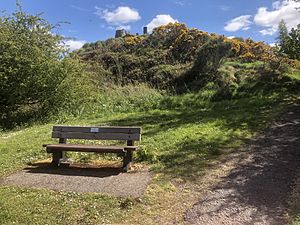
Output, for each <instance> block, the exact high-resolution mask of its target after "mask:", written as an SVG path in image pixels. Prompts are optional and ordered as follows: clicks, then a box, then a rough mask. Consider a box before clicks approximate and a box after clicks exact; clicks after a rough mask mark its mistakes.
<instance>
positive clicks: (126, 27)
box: [117, 25, 131, 31]
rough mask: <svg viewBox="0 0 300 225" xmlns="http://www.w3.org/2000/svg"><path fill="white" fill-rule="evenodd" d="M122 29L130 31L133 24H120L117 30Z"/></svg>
mask: <svg viewBox="0 0 300 225" xmlns="http://www.w3.org/2000/svg"><path fill="white" fill-rule="evenodd" d="M122 29H124V30H127V31H128V30H130V29H131V26H130V25H120V26H118V27H117V30H122Z"/></svg>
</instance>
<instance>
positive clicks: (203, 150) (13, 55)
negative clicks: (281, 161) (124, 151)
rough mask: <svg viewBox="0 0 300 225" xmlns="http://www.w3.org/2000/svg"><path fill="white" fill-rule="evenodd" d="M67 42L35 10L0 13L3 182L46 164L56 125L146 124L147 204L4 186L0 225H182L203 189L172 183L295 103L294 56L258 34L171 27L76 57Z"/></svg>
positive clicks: (142, 154) (191, 177)
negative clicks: (172, 224) (174, 224)
mask: <svg viewBox="0 0 300 225" xmlns="http://www.w3.org/2000/svg"><path fill="white" fill-rule="evenodd" d="M61 41H62V37H60V36H58V35H55V34H54V33H53V26H52V25H51V24H49V23H47V22H46V21H45V20H43V19H42V18H41V17H40V15H37V16H32V15H28V14H26V13H24V12H23V11H22V10H21V9H19V10H17V11H16V12H15V13H14V14H13V15H11V16H7V15H5V16H2V17H1V18H0V50H1V51H0V113H1V114H0V129H1V131H0V176H1V177H2V176H5V175H8V174H9V173H12V172H14V171H16V170H18V169H20V168H23V167H25V166H26V164H28V163H32V162H34V161H35V160H38V159H45V158H47V157H48V155H47V154H46V153H45V151H44V150H42V149H41V145H42V144H43V143H51V142H55V140H52V139H51V137H50V135H49V132H50V130H51V126H52V125H54V124H58V123H60V124H67V125H92V124H97V125H98V124H105V125H119V126H120V125H127V126H128V125H129V126H142V127H143V134H142V137H143V141H142V142H141V143H140V146H141V150H140V151H138V152H137V154H135V156H134V157H135V159H134V160H135V161H136V162H140V163H147V164H149V165H151V168H152V169H153V170H154V171H155V172H156V176H155V178H154V181H153V183H152V184H151V185H150V187H149V189H148V191H147V193H146V194H145V196H143V197H142V199H141V201H138V200H134V199H131V198H116V197H110V196H103V195H100V194H93V195H87V194H76V193H54V192H51V191H48V190H36V191H33V190H29V189H24V188H12V187H1V188H0V223H1V224H12V223H25V224H30V223H45V224H46V223H50V224H51V223H62V224H65V223H74V224H97V223H120V222H122V223H124V222H125V223H137V222H138V223H144V224H155V223H157V220H156V219H157V217H159V216H161V217H164V219H166V220H167V219H170V220H172V221H175V219H176V221H178V223H179V224H180V223H181V222H182V217H181V215H182V214H183V212H184V210H185V208H184V207H187V206H189V205H191V204H193V202H192V201H191V200H190V198H189V197H190V196H195V195H196V194H197V193H196V191H195V190H193V189H191V190H189V189H187V190H184V191H182V190H180V189H179V188H177V187H176V186H175V185H173V183H174V182H173V181H174V179H176V181H178V182H195V183H194V184H197V179H198V178H199V177H200V176H201V175H202V174H203V173H204V169H205V168H206V165H208V164H209V163H211V162H212V161H214V160H217V159H218V157H219V155H220V154H229V153H230V152H231V151H232V149H234V148H236V147H238V146H240V145H241V144H242V143H243V142H244V140H246V139H248V138H250V137H252V136H253V135H255V134H256V133H257V132H259V131H260V130H261V129H262V128H263V127H265V126H266V125H268V124H269V123H270V122H271V121H272V119H273V118H274V117H275V116H276V115H278V114H279V113H280V112H282V110H283V109H284V108H285V107H287V105H288V104H289V103H291V102H294V101H297V100H299V90H300V89H299V87H300V79H299V77H300V73H299V61H297V60H291V59H288V58H287V57H286V56H285V55H284V54H282V53H280V51H278V49H276V48H272V47H270V46H268V45H266V44H264V43H263V42H254V41H253V40H251V39H245V40H244V39H242V38H234V39H228V38H226V37H224V36H220V35H217V34H209V33H207V32H203V31H200V30H197V29H190V28H188V27H187V26H185V25H184V24H179V23H175V24H168V25H166V26H161V27H158V28H156V29H154V31H153V33H151V34H149V35H141V36H135V35H127V36H125V37H123V38H114V39H108V40H106V41H97V42H95V43H88V44H85V45H84V46H83V48H82V49H80V50H78V51H76V52H73V53H68V52H67V51H66V50H65V49H64V47H63V46H62V45H61ZM297 66H298V67H297ZM32 121H35V122H39V123H41V122H42V123H43V124H39V125H38V124H34V123H30V122H32ZM46 122H47V123H46ZM48 122H50V123H48ZM26 124H29V125H30V126H28V127H27V128H24V127H22V125H26ZM18 126H21V127H18ZM72 157H74V158H75V159H76V160H78V161H81V162H82V161H84V162H90V161H92V160H99V156H97V155H87V154H74V155H72ZM100 157H101V156H100ZM101 159H102V158H101ZM114 159H115V158H114ZM172 182H173V183H172ZM45 199H47V200H46V201H45ZM182 202H184V204H181V203H182ZM179 204H180V205H179ZM24 209H26V210H24ZM65 212H67V213H65ZM168 222H169V221H166V224H167V223H168Z"/></svg>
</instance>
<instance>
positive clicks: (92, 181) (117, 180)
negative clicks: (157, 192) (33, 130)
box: [0, 163, 151, 197]
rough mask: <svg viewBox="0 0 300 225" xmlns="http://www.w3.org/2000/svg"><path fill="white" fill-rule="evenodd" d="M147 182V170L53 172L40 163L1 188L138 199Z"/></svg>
mask: <svg viewBox="0 0 300 225" xmlns="http://www.w3.org/2000/svg"><path fill="white" fill-rule="evenodd" d="M150 181H151V175H150V173H149V172H148V170H147V169H139V170H138V171H133V172H128V173H122V172H121V170H120V169H118V168H97V167H95V166H94V167H92V166H89V167H87V168H82V165H71V166H70V167H62V168H52V167H51V166H49V163H43V164H41V165H39V166H30V167H28V168H25V169H23V170H21V171H19V172H17V173H15V174H12V175H10V176H9V177H6V178H4V179H3V180H2V181H0V185H2V186H3V185H4V186H10V185H13V186H19V187H29V188H46V189H51V190H57V191H72V192H73V191H74V192H81V193H105V194H109V195H114V196H122V197H127V196H132V197H139V196H141V195H142V194H143V193H144V192H145V191H146V188H147V185H148V184H149V182H150Z"/></svg>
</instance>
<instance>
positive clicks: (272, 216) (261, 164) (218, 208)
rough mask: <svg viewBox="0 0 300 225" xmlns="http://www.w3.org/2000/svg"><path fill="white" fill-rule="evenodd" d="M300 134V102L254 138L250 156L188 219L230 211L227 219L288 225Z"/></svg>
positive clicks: (299, 155) (215, 216)
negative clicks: (262, 134)
mask: <svg viewBox="0 0 300 225" xmlns="http://www.w3.org/2000/svg"><path fill="white" fill-rule="evenodd" d="M299 134H300V104H298V105H296V106H295V107H292V108H291V109H290V110H289V111H287V112H286V113H285V114H284V115H283V119H282V120H280V121H278V122H276V123H275V124H274V125H272V126H271V127H269V128H268V129H266V130H265V132H264V136H261V137H259V138H257V139H254V140H251V141H250V143H249V144H248V145H247V148H246V149H245V150H246V151H247V152H249V156H250V157H249V158H248V159H247V160H245V159H241V160H240V162H239V163H238V166H237V167H236V168H235V169H233V170H232V171H231V172H230V174H229V175H228V176H227V177H224V178H223V181H222V182H221V183H219V184H218V185H216V186H215V187H214V188H213V191H212V192H210V194H209V195H206V196H205V197H203V198H202V199H201V200H200V201H199V202H198V203H197V204H196V205H195V206H194V207H193V209H192V210H189V211H188V212H187V218H188V222H191V221H193V222H197V221H198V219H197V218H201V219H202V221H203V218H204V221H205V218H209V221H210V222H211V221H214V219H218V218H219V217H218V215H223V214H224V212H226V216H227V217H226V218H231V219H232V221H235V222H237V223H247V224H255V223H264V224H265V223H266V224H287V223H288V221H287V217H286V215H287V209H288V207H289V205H288V200H289V197H290V194H291V191H292V187H293V182H294V180H295V178H296V175H297V172H298V171H299V169H300V147H299V146H300V138H299ZM220 199H221V200H220ZM243 216H245V218H243ZM244 219H245V220H246V221H245V220H244ZM240 220H241V221H240ZM215 222H216V223H217V221H215ZM229 223H230V222H229Z"/></svg>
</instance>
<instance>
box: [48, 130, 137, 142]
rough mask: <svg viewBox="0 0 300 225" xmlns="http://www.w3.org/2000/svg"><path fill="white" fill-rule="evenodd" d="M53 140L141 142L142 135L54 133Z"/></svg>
mask: <svg viewBox="0 0 300 225" xmlns="http://www.w3.org/2000/svg"><path fill="white" fill-rule="evenodd" d="M52 138H68V139H89V140H133V141H140V140H141V135H140V134H124V133H81V132H52Z"/></svg>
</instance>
